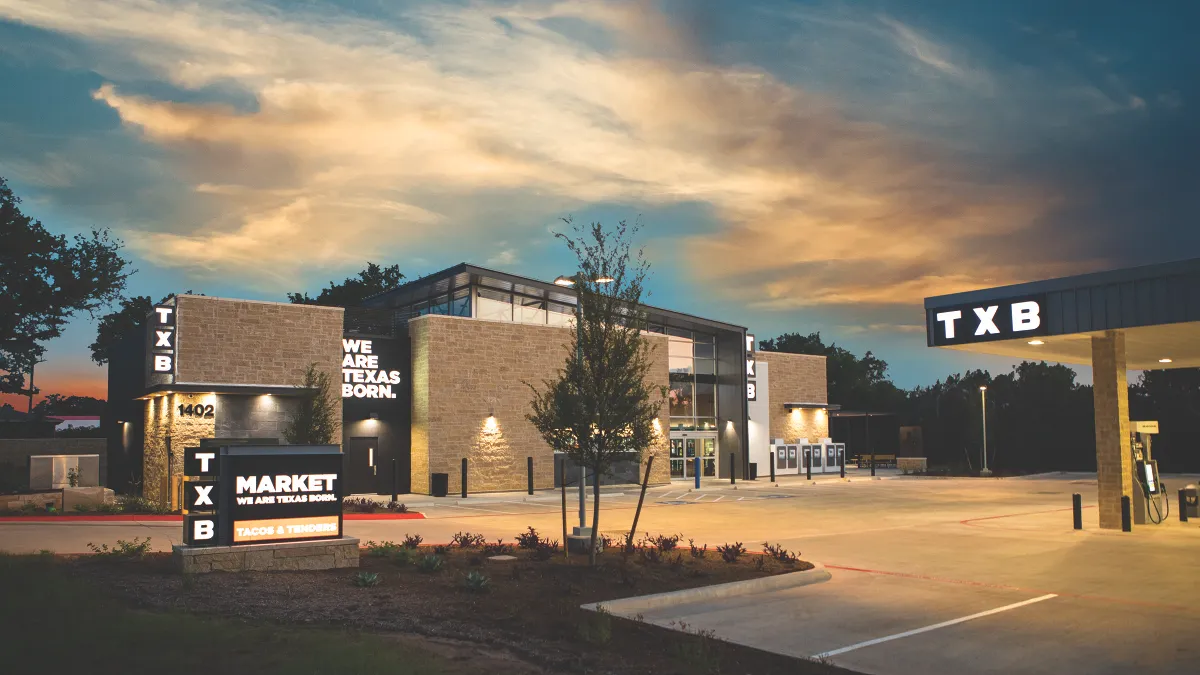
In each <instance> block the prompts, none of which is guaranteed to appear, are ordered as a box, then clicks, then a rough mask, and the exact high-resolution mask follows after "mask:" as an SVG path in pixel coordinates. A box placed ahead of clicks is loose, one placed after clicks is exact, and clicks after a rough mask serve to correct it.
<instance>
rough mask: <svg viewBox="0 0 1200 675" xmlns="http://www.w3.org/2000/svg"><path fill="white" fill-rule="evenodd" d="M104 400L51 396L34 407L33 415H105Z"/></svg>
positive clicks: (89, 397)
mask: <svg viewBox="0 0 1200 675" xmlns="http://www.w3.org/2000/svg"><path fill="white" fill-rule="evenodd" d="M105 405H106V403H105V401H104V399H100V398H93V397H91V396H63V395H62V394H50V395H49V396H47V397H46V398H44V399H42V400H41V401H39V402H38V404H37V405H35V406H33V414H35V415H37V416H39V417H47V416H49V417H53V416H55V415H103V414H104V406H105Z"/></svg>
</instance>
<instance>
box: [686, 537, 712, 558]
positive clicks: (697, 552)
mask: <svg viewBox="0 0 1200 675" xmlns="http://www.w3.org/2000/svg"><path fill="white" fill-rule="evenodd" d="M688 548H689V549H691V553H692V557H693V558H703V557H704V554H706V553H708V544H705V545H704V548H700V547H699V546H696V542H695V541H693V540H691V539H688Z"/></svg>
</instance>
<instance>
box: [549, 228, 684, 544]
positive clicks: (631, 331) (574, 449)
mask: <svg viewBox="0 0 1200 675" xmlns="http://www.w3.org/2000/svg"><path fill="white" fill-rule="evenodd" d="M565 222H566V223H567V224H568V225H571V226H572V227H573V229H574V232H575V237H574V238H572V237H569V236H567V235H565V234H562V233H557V234H555V236H556V237H558V238H560V239H562V240H563V241H564V242H565V243H566V246H567V248H568V249H569V250H570V251H571V253H573V254H575V257H576V258H577V260H578V264H579V271H578V272H577V273H576V274H575V276H574V288H575V291H576V294H577V297H578V303H577V304H576V306H575V327H576V330H575V331H574V332H573V334H572V339H571V341H570V342H569V347H570V349H569V351H568V353H567V358H566V363H565V364H564V365H563V367H562V368H561V369H560V370H559V371H558V373H557V376H556V377H555V378H554V379H550V380H545V381H543V382H542V385H543V387H544V388H543V389H542V390H541V391H539V390H538V389H537V387H535V386H534V385H532V384H529V383H527V384H529V388H530V389H531V390H532V392H533V399H532V400H531V401H530V407H531V408H532V412H531V413H530V414H528V415H526V418H527V419H528V420H529V421H530V422H532V423H533V425H534V427H535V428H537V430H538V432H539V433H540V434H541V435H542V438H543V439H545V441H546V443H547V444H549V445H550V447H552V448H553V449H554V450H556V451H558V452H564V453H566V454H567V456H568V457H570V458H571V460H572V461H574V462H575V463H576V464H578V465H580V466H583V467H586V468H587V469H588V470H590V471H591V472H592V482H593V487H594V488H595V490H594V492H595V501H594V503H593V507H592V540H591V546H590V547H589V552H588V561H589V562H590V564H592V565H595V564H596V537H597V533H598V532H599V526H600V489H599V488H600V476H601V474H603V473H606V472H608V471H609V470H610V469H611V468H612V465H613V463H614V462H616V461H618V460H622V459H626V458H628V457H629V456H630V455H634V456H636V457H637V458H638V460H639V463H640V461H641V460H642V458H643V456H644V455H645V451H646V449H647V448H648V447H650V445H651V444H652V443H653V442H654V438H655V431H654V419H655V418H656V417H657V416H658V415H659V410H660V407H661V405H662V401H663V399H664V398H665V397H666V391H665V388H663V389H660V390H659V391H658V392H657V396H656V395H655V394H656V393H655V392H654V391H652V389H651V387H650V386H648V385H647V384H646V377H647V375H648V374H649V372H650V358H651V349H652V348H651V345H650V343H649V341H648V340H647V339H646V338H645V336H644V334H643V331H644V330H645V328H646V313H645V311H644V310H643V308H642V305H641V300H642V293H643V285H644V283H645V280H646V275H647V273H648V272H649V268H650V265H649V263H648V262H646V260H645V259H644V258H643V257H642V251H641V250H638V251H637V252H636V253H635V252H633V251H632V248H631V240H632V238H633V236H634V235H635V234H636V233H637V230H638V227H637V226H636V225H634V226H633V227H628V226H627V225H626V224H625V222H624V221H622V222H621V223H619V224H618V225H617V226H616V227H615V228H613V229H612V230H607V229H605V228H604V226H602V225H601V224H600V223H593V224H592V225H591V226H589V227H588V228H583V227H580V226H575V225H573V223H572V222H571V220H570V219H569V218H568V219H565Z"/></svg>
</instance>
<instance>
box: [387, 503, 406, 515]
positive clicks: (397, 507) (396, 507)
mask: <svg viewBox="0 0 1200 675" xmlns="http://www.w3.org/2000/svg"><path fill="white" fill-rule="evenodd" d="M387 510H388V511H390V512H392V513H408V507H407V506H405V505H404V504H403V503H401V502H388V503H387Z"/></svg>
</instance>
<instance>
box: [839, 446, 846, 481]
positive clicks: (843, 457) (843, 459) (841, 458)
mask: <svg viewBox="0 0 1200 675" xmlns="http://www.w3.org/2000/svg"><path fill="white" fill-rule="evenodd" d="M837 455H838V461H840V462H841V463H842V478H845V477H846V456H845V455H844V454H843V453H842V452H841V451H838V453H837Z"/></svg>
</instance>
